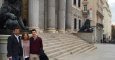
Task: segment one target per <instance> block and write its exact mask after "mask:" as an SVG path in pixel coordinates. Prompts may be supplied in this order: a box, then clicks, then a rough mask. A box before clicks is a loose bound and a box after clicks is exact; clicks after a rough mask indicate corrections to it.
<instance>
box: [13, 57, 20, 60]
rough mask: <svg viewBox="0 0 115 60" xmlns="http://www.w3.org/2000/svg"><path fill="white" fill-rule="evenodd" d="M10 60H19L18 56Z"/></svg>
mask: <svg viewBox="0 0 115 60" xmlns="http://www.w3.org/2000/svg"><path fill="white" fill-rule="evenodd" d="M12 60H20V59H19V56H12Z"/></svg>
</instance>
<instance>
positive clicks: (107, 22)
mask: <svg viewBox="0 0 115 60" xmlns="http://www.w3.org/2000/svg"><path fill="white" fill-rule="evenodd" d="M103 8H104V11H103V13H104V20H103V24H104V29H103V30H104V33H103V34H104V35H105V36H106V39H107V40H111V12H110V8H109V5H108V1H105V2H104V7H103Z"/></svg>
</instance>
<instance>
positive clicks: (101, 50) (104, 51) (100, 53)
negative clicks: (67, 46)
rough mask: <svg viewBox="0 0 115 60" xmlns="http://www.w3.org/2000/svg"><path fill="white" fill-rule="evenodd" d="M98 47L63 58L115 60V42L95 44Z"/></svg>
mask: <svg viewBox="0 0 115 60" xmlns="http://www.w3.org/2000/svg"><path fill="white" fill-rule="evenodd" d="M95 46H97V49H96V50H94V51H91V52H85V53H82V54H79V55H76V54H74V55H69V56H66V57H63V58H61V60H115V44H95Z"/></svg>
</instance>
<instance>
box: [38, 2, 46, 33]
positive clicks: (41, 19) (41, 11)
mask: <svg viewBox="0 0 115 60" xmlns="http://www.w3.org/2000/svg"><path fill="white" fill-rule="evenodd" d="M39 2H40V3H39V28H40V32H43V30H44V28H45V26H44V25H45V24H44V22H45V20H44V18H45V16H44V14H45V11H44V8H45V7H44V2H45V1H44V0H39Z"/></svg>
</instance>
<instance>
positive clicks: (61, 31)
mask: <svg viewBox="0 0 115 60" xmlns="http://www.w3.org/2000/svg"><path fill="white" fill-rule="evenodd" d="M58 31H59V33H66V31H65V30H64V29H63V30H58Z"/></svg>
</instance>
